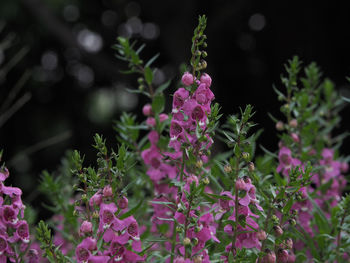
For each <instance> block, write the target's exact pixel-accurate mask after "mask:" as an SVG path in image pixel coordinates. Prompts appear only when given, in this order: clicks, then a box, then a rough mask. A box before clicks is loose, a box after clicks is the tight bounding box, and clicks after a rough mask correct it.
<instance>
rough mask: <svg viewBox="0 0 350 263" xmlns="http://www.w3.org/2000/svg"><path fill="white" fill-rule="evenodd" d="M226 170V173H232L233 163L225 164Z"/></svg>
mask: <svg viewBox="0 0 350 263" xmlns="http://www.w3.org/2000/svg"><path fill="white" fill-rule="evenodd" d="M224 171H225V173H228V174H229V173H231V172H232V166H231V165H229V164H226V165H225V166H224Z"/></svg>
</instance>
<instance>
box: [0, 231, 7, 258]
mask: <svg viewBox="0 0 350 263" xmlns="http://www.w3.org/2000/svg"><path fill="white" fill-rule="evenodd" d="M6 249H7V238H6V237H5V236H3V235H1V234H0V254H3V253H4V252H5V250H6Z"/></svg>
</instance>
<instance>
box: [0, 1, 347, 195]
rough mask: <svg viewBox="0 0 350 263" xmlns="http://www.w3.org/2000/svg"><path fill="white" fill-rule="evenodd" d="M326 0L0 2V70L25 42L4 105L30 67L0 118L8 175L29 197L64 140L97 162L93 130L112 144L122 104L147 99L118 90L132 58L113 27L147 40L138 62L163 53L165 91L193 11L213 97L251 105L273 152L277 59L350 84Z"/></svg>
mask: <svg viewBox="0 0 350 263" xmlns="http://www.w3.org/2000/svg"><path fill="white" fill-rule="evenodd" d="M324 2H325V3H323V2H322V1H317V2H316V1H315V2H314V1H300V2H298V1H252V0H235V1H220V0H216V1H207V2H205V1H188V0H177V1H146V0H140V1H136V0H135V1H123V0H114V1H112V0H104V1H98V0H96V1H87V0H80V1H79V0H17V1H12V0H2V1H0V21H2V25H3V26H4V27H3V30H2V31H1V33H0V39H1V40H4V39H6V37H8V36H15V37H14V40H13V41H12V44H11V45H10V47H9V48H8V49H6V50H2V48H0V63H1V64H0V67H2V68H3V67H4V65H5V64H6V63H7V62H8V61H9V60H10V59H11V58H12V57H13V56H15V55H16V54H18V52H19V51H20V50H21V48H23V47H27V48H29V51H28V53H27V54H26V56H24V57H23V58H22V60H21V61H20V63H18V64H17V65H16V66H15V68H14V69H12V70H11V71H10V72H9V73H8V74H7V75H6V78H2V79H1V78H0V81H1V82H0V87H1V89H0V102H1V104H4V103H5V101H6V98H7V95H8V94H9V93H10V90H11V89H12V88H13V87H14V85H15V83H16V81H17V80H18V79H19V78H20V77H21V76H22V74H23V73H24V72H25V71H26V70H31V73H32V75H31V78H30V79H29V80H28V81H27V83H26V85H25V86H24V88H23V89H22V90H21V91H20V93H19V94H18V95H17V96H16V98H17V99H20V98H21V97H22V96H27V95H28V94H30V96H31V99H30V100H29V101H28V102H27V103H25V104H24V105H23V107H22V108H21V109H20V110H18V111H17V112H16V113H15V114H14V115H13V116H12V117H11V118H10V119H9V120H8V121H7V122H6V123H4V124H3V125H2V126H1V127H0V148H2V149H4V156H3V161H5V162H6V164H7V165H8V167H9V169H10V171H11V174H12V176H11V177H12V182H15V184H16V185H17V186H20V187H22V188H23V189H24V192H25V196H27V197H28V195H29V198H30V199H32V198H34V197H35V192H33V189H35V186H36V184H37V181H38V178H39V175H40V173H41V171H42V170H43V169H48V170H49V171H52V170H54V169H55V168H56V167H57V166H58V164H59V163H60V158H61V157H62V156H63V155H64V152H65V151H66V150H67V149H78V150H79V151H80V152H82V153H84V154H85V155H86V159H87V162H89V161H91V160H93V159H94V154H95V153H94V150H93V148H92V147H91V145H92V143H93V135H94V134H95V133H96V132H98V133H101V134H103V135H104V136H105V137H106V138H107V140H108V142H109V145H110V146H116V140H115V132H114V131H113V129H112V120H116V119H118V116H119V114H120V112H121V111H124V110H126V111H129V112H134V113H137V114H139V113H140V111H141V108H142V106H143V104H144V103H145V102H146V101H147V100H146V99H145V98H141V97H139V98H138V97H136V96H134V95H131V94H128V93H127V92H125V88H126V87H128V88H137V82H136V78H135V77H134V76H129V75H127V76H126V75H122V74H120V73H119V70H125V69H126V67H127V65H125V64H124V63H123V62H121V61H119V60H117V59H116V58H115V57H114V50H112V49H111V46H112V45H113V44H114V43H115V39H116V37H117V35H123V36H129V37H132V38H134V39H138V40H139V43H143V42H144V43H146V44H147V47H146V49H145V50H144V51H143V52H142V56H143V58H144V59H145V60H146V59H148V58H151V57H152V56H153V55H154V54H155V53H157V52H160V53H161V56H160V58H159V59H158V60H157V62H156V63H155V66H156V67H157V68H159V70H158V73H157V75H156V79H155V82H156V83H161V82H164V80H166V79H168V78H172V79H173V84H172V86H171V87H170V89H169V90H168V93H173V92H174V90H175V87H176V85H175V84H174V83H176V81H178V80H179V78H180V76H179V73H178V72H179V67H180V64H181V63H183V62H188V61H189V58H190V45H191V37H192V33H193V29H194V27H195V26H196V23H197V17H198V15H200V14H206V15H207V16H208V27H207V30H206V33H207V36H208V48H207V52H208V58H207V62H208V69H207V72H208V73H209V74H210V75H211V76H212V78H213V86H212V89H213V91H214V93H215V96H216V102H219V103H220V104H221V106H222V112H223V113H226V114H229V113H237V112H238V109H239V107H244V106H245V105H246V104H248V103H249V104H252V105H254V107H255V110H256V111H257V114H256V115H255V118H254V120H255V121H256V122H257V123H258V124H259V127H262V128H264V133H263V134H262V136H261V137H260V141H259V143H261V144H263V145H264V146H265V147H266V148H268V149H270V150H272V151H274V150H276V149H277V142H278V140H277V138H276V136H275V135H274V134H275V128H274V123H273V122H272V121H271V120H270V118H269V117H268V115H267V112H270V113H272V114H273V115H275V116H277V117H278V116H280V114H279V107H280V104H279V102H278V101H277V98H276V95H275V93H274V91H273V89H272V85H273V84H275V85H276V86H277V87H281V82H280V75H281V73H284V68H283V64H284V63H286V61H287V60H288V59H290V58H291V57H292V56H293V55H298V56H299V57H300V58H301V59H302V60H303V61H304V64H308V63H310V62H311V61H316V62H317V63H318V65H319V66H320V67H321V68H322V71H323V72H324V75H325V76H328V77H329V78H331V79H332V80H333V81H334V82H335V83H336V84H337V87H338V89H339V90H341V92H342V93H343V94H344V95H346V94H348V92H349V88H348V83H347V81H346V79H345V76H349V75H350V74H349V72H350V52H349V45H350V30H349V25H350V16H349V11H350V10H349V8H347V6H346V5H345V4H344V5H342V4H340V2H341V1H332V2H329V1H324ZM344 2H345V1H344ZM0 25H1V24H0ZM1 50H2V51H1ZM26 94H27V95H26ZM169 102H170V97H169V99H168V103H169ZM0 108H1V107H0ZM168 109H169V105H168ZM2 113H3V112H2ZM349 113H350V111H349V109H347V110H345V111H344V112H343V122H342V125H343V126H342V128H341V129H340V130H339V132H341V131H345V130H346V129H347V128H349V125H348V122H349V121H350V118H349ZM139 120H142V116H139ZM349 146H350V142H349V139H348V140H346V141H345V145H344V147H343V148H342V151H343V154H345V155H347V154H349V153H350V151H349Z"/></svg>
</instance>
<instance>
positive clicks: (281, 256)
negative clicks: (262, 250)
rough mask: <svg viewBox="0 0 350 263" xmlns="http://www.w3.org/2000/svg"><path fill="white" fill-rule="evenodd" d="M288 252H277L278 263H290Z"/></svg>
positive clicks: (283, 250)
mask: <svg viewBox="0 0 350 263" xmlns="http://www.w3.org/2000/svg"><path fill="white" fill-rule="evenodd" d="M288 257H289V254H288V251H287V250H285V249H279V250H278V252H277V262H280V263H287V262H288Z"/></svg>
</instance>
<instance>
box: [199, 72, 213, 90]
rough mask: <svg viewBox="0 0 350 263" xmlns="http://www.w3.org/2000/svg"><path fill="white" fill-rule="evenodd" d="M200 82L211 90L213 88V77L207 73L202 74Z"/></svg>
mask: <svg viewBox="0 0 350 263" xmlns="http://www.w3.org/2000/svg"><path fill="white" fill-rule="evenodd" d="M200 81H201V83H204V84H205V85H206V87H207V88H209V87H210V86H211V82H212V80H211V77H210V76H209V75H208V74H207V73H204V74H202V76H201V78H200Z"/></svg>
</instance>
